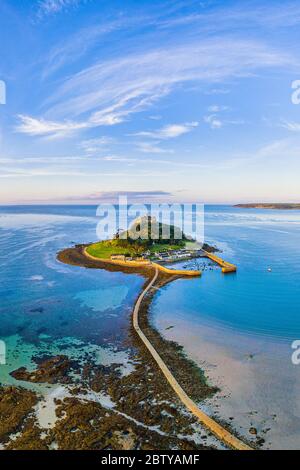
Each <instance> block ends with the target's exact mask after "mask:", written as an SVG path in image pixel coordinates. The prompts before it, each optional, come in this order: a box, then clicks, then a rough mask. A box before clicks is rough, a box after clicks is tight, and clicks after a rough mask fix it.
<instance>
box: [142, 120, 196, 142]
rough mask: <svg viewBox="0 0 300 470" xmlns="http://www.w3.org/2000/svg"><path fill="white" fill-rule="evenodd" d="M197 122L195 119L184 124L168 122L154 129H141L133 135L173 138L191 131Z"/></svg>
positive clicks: (164, 138) (162, 138)
mask: <svg viewBox="0 0 300 470" xmlns="http://www.w3.org/2000/svg"><path fill="white" fill-rule="evenodd" d="M198 124H199V123H198V122H196V121H195V122H187V123H185V124H169V125H167V126H164V127H162V128H161V129H158V130H156V131H151V132H150V131H141V132H137V133H135V134H134V135H136V136H141V137H150V138H153V139H161V140H167V139H174V138H175V137H179V136H181V135H183V134H187V133H188V132H191V131H192V130H193V129H194V128H195V127H197V126H198Z"/></svg>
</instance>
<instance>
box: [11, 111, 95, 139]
mask: <svg viewBox="0 0 300 470" xmlns="http://www.w3.org/2000/svg"><path fill="white" fill-rule="evenodd" d="M19 119H20V124H19V125H18V126H17V127H16V130H17V131H18V132H22V133H24V134H28V135H31V136H47V137H65V136H66V135H68V134H72V133H73V132H75V131H78V130H81V129H85V128H86V127H87V124H86V123H84V122H82V123H76V122H72V121H63V122H55V121H47V120H45V119H36V118H33V117H31V116H25V115H23V114H20V115H19Z"/></svg>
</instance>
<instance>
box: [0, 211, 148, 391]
mask: <svg viewBox="0 0 300 470" xmlns="http://www.w3.org/2000/svg"><path fill="white" fill-rule="evenodd" d="M95 212H96V208H95V207H25V208H24V207H23V208H22V207H1V208H0V299H1V303H0V340H2V341H4V342H5V343H6V348H7V365H6V366H0V383H1V382H2V383H7V382H10V383H14V380H13V379H11V378H10V376H9V372H10V371H12V370H14V369H16V368H18V367H21V366H27V367H31V366H33V364H32V357H34V356H37V355H42V354H59V353H60V354H68V355H69V356H71V357H73V358H76V359H81V360H85V359H87V358H88V357H89V358H92V359H93V360H94V359H97V360H98V362H99V361H100V362H105V361H106V360H107V354H104V352H105V351H104V350H103V349H101V347H104V348H107V349H108V350H109V349H111V350H113V351H126V347H124V340H126V338H127V328H128V318H129V315H130V313H131V308H132V305H133V302H134V299H135V297H136V293H137V292H138V291H139V289H140V287H141V285H142V284H143V280H142V279H141V278H140V277H138V276H135V275H125V274H122V273H110V272H106V271H104V270H94V269H85V268H80V267H76V266H74V267H73V266H67V265H64V264H61V263H59V262H58V261H57V260H56V254H57V252H58V251H59V250H61V249H63V248H66V247H69V246H72V245H73V244H74V243H81V242H88V241H94V240H96V224H97V219H96V218H95ZM96 353H97V354H98V356H99V354H100V356H101V357H102V359H103V360H102V361H101V357H100V358H99V357H98V358H95V354H96ZM88 355H89V356H88ZM121 358H123V359H124V357H123V356H118V355H116V361H117V362H121ZM111 359H112V360H113V358H111ZM125 360H126V358H125Z"/></svg>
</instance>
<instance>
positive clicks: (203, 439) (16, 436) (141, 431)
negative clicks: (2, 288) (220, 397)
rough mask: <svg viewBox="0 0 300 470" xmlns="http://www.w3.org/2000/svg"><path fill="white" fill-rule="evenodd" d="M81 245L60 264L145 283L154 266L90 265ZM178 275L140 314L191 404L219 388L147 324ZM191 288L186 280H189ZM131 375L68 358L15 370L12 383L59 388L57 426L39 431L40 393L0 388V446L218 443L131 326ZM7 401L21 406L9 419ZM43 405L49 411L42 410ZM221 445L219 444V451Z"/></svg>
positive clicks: (162, 277)
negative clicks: (154, 304)
mask: <svg viewBox="0 0 300 470" xmlns="http://www.w3.org/2000/svg"><path fill="white" fill-rule="evenodd" d="M84 246H85V245H78V246H76V247H74V248H70V249H66V250H63V251H62V252H60V253H59V254H58V260H59V261H61V262H63V263H67V264H71V265H76V266H82V267H85V268H90V269H106V270H108V271H122V272H125V273H130V274H132V273H138V274H140V275H142V276H143V277H144V278H145V284H146V283H147V281H148V278H149V277H150V276H151V275H152V271H153V270H152V268H151V267H148V266H145V267H143V268H137V269H135V268H132V267H130V268H127V267H124V266H123V267H118V266H114V265H111V264H108V263H107V264H106V263H103V262H98V261H95V260H91V259H88V258H86V257H85V256H84V254H83V249H84ZM179 277H180V276H178V275H176V276H174V275H170V274H166V273H160V274H159V278H158V281H157V283H156V285H155V287H154V288H153V289H152V290H150V291H149V293H148V295H147V296H146V298H145V300H144V302H143V305H142V307H141V310H140V324H141V327H142V329H143V331H144V332H145V334H146V335H147V337H148V338H149V339H150V341H151V343H152V344H153V345H155V347H156V348H157V349H159V351H160V352H161V355H162V358H163V359H164V361H165V362H166V363H167V364H168V367H169V368H170V370H171V371H172V373H173V374H174V376H175V377H176V379H177V380H178V381H179V382H180V384H181V385H182V387H183V388H184V390H185V391H186V392H187V393H188V394H189V395H190V396H191V398H193V399H194V400H196V401H200V400H203V399H205V398H207V397H211V396H212V395H213V394H214V393H215V392H216V391H217V389H216V388H215V387H211V386H210V385H209V384H207V381H206V378H205V376H204V374H203V373H202V371H201V370H200V369H199V368H198V366H196V365H195V364H194V363H193V362H192V361H191V360H189V359H188V358H187V357H186V356H185V355H184V353H183V350H182V348H181V347H180V346H179V345H178V344H176V343H174V342H171V341H167V340H165V339H164V338H163V337H162V336H161V335H160V334H159V333H158V332H157V331H156V330H155V329H154V328H153V327H152V326H151V323H150V321H149V308H150V305H151V302H152V299H153V296H154V295H155V293H156V292H157V290H158V289H160V288H162V287H163V286H164V285H166V284H167V283H169V282H171V281H173V280H175V279H178V278H179ZM187 282H188V280H187ZM124 346H125V347H126V348H127V349H128V350H129V351H130V359H131V361H132V364H134V368H133V371H132V372H130V373H129V374H126V375H124V374H122V373H121V369H120V364H112V365H110V366H103V365H96V364H94V363H92V362H89V361H86V363H85V364H84V365H83V366H80V365H79V364H75V363H72V361H70V360H69V358H68V357H67V356H63V355H60V356H56V357H47V358H45V357H41V358H34V360H35V362H36V364H37V367H36V370H34V371H28V370H26V369H25V368H24V367H22V368H20V369H18V370H16V371H14V372H13V373H12V375H13V377H14V378H15V379H17V380H20V381H23V382H24V381H25V382H28V383H33V384H41V383H44V384H52V385H53V384H56V385H57V386H63V387H64V390H65V394H64V395H63V396H62V397H61V398H54V399H53V404H54V408H55V422H54V423H53V424H52V425H51V426H50V425H49V427H48V428H47V429H43V428H42V427H41V426H40V423H39V420H38V419H37V413H36V407H37V403H38V401H39V400H40V399H41V397H39V395H38V393H36V392H33V391H28V390H26V389H25V388H24V389H23V388H16V387H10V388H5V387H3V388H1V389H0V442H1V443H2V445H3V446H4V448H5V449H45V450H46V449H86V450H88V449H115V450H117V449H124V450H125V449H145V450H150V449H157V450H167V449H185V450H193V449H201V450H204V449H211V448H215V447H217V448H220V444H219V443H218V442H217V441H216V440H215V439H214V437H213V436H211V435H210V433H207V432H206V431H205V430H204V429H203V428H201V426H200V425H199V423H198V421H197V419H196V418H195V417H194V416H193V415H192V414H190V413H189V412H187V410H186V409H185V408H184V407H183V406H182V404H181V402H180V401H179V400H178V399H177V397H176V396H175V395H174V392H173V390H172V389H171V387H170V386H169V385H168V383H167V382H166V380H165V378H164V377H163V376H162V374H161V373H160V371H159V370H158V368H157V365H156V364H155V362H154V361H153V359H152V357H151V355H150V354H149V353H148V351H147V350H146V349H145V347H144V346H143V344H142V343H141V342H140V341H139V338H138V337H137V335H136V333H135V331H134V330H133V327H132V325H131V321H129V325H128V337H127V341H126V345H124ZM7 400H8V401H9V400H12V401H13V403H18V406H17V407H16V409H15V413H14V415H13V418H12V419H10V418H9V416H8V414H7V413H6V411H5V410H6V408H7V406H6V404H7ZM44 406H45V407H46V405H44ZM221 447H222V446H221Z"/></svg>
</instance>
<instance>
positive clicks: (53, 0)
mask: <svg viewBox="0 0 300 470" xmlns="http://www.w3.org/2000/svg"><path fill="white" fill-rule="evenodd" d="M81 1H82V0H40V1H39V2H38V10H37V17H38V18H42V17H44V16H48V15H53V14H55V13H59V12H60V11H63V10H67V9H68V8H70V7H73V6H77V5H78V4H79V3H80V2H81Z"/></svg>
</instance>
